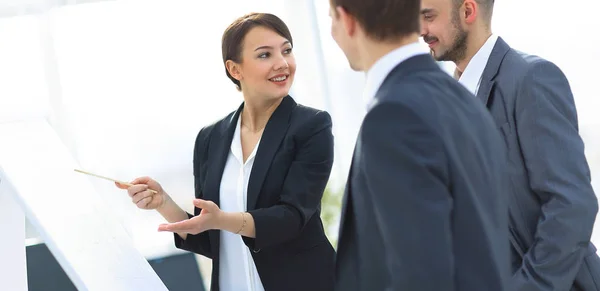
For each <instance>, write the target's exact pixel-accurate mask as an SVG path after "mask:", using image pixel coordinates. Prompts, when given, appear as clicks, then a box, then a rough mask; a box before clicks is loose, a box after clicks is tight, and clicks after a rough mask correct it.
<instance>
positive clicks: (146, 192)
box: [115, 177, 168, 209]
mask: <svg viewBox="0 0 600 291" xmlns="http://www.w3.org/2000/svg"><path fill="white" fill-rule="evenodd" d="M131 184H133V186H131V187H129V186H127V185H123V184H121V183H116V182H115V185H116V186H117V187H119V188H120V189H125V190H127V193H128V194H129V197H131V201H132V202H133V204H135V205H136V206H137V207H138V208H140V209H157V208H160V207H161V206H163V205H165V203H166V201H167V199H168V197H167V194H166V193H165V191H164V190H163V188H162V187H161V186H160V184H159V183H158V182H156V181H154V180H153V179H151V178H149V177H140V178H137V179H135V180H133V181H132V182H131ZM151 190H154V191H156V193H153V192H152V191H151Z"/></svg>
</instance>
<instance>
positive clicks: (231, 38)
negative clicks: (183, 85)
mask: <svg viewBox="0 0 600 291" xmlns="http://www.w3.org/2000/svg"><path fill="white" fill-rule="evenodd" d="M257 26H262V27H265V28H268V29H271V30H273V31H274V32H276V33H277V34H279V35H281V36H282V37H284V38H285V39H287V40H288V41H289V42H290V44H291V45H292V46H293V40H292V34H291V33H290V30H289V29H288V27H287V25H285V23H284V22H283V21H282V20H281V19H279V17H277V16H275V15H273V14H269V13H249V14H246V15H244V16H242V17H240V18H238V19H236V20H234V21H233V22H232V23H231V24H230V25H229V26H228V27H227V29H225V32H223V37H222V38H221V50H222V53H223V64H225V63H226V62H227V60H232V61H234V62H236V63H241V62H242V50H243V46H242V45H243V42H244V38H245V37H246V34H248V32H249V31H250V30H251V29H252V28H254V27H257ZM225 73H226V74H227V77H229V79H230V80H231V81H232V82H233V83H234V84H235V85H236V87H237V88H238V90H241V89H242V85H241V84H240V81H238V80H236V79H235V78H233V77H232V76H231V75H230V74H229V71H227V67H225Z"/></svg>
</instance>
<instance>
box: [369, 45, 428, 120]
mask: <svg viewBox="0 0 600 291" xmlns="http://www.w3.org/2000/svg"><path fill="white" fill-rule="evenodd" d="M428 53H429V51H428V50H427V48H425V47H424V46H423V45H422V44H420V43H418V42H414V43H411V44H408V45H405V46H402V47H399V48H397V49H395V50H393V51H391V52H389V53H387V54H386V55H384V56H383V57H381V58H380V59H379V60H377V62H375V64H373V66H372V67H371V68H370V69H369V71H367V80H366V84H365V89H364V91H363V99H364V101H365V102H366V104H367V109H370V108H371V105H372V102H373V99H374V98H375V94H377V91H378V90H379V87H381V84H382V83H383V81H384V80H385V78H386V77H387V75H388V74H389V73H390V72H391V71H392V70H393V69H394V68H395V67H396V66H398V64H400V63H402V62H403V61H405V60H407V59H409V58H411V57H414V56H416V55H420V54H428Z"/></svg>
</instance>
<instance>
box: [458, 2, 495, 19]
mask: <svg viewBox="0 0 600 291" xmlns="http://www.w3.org/2000/svg"><path fill="white" fill-rule="evenodd" d="M453 2H454V7H453V12H454V13H455V14H458V12H459V11H458V9H459V8H460V6H461V5H462V4H463V3H464V2H465V0H453ZM475 2H477V4H479V7H480V8H481V11H483V19H484V20H485V21H486V22H487V24H490V23H491V22H492V14H493V13H494V0H475Z"/></svg>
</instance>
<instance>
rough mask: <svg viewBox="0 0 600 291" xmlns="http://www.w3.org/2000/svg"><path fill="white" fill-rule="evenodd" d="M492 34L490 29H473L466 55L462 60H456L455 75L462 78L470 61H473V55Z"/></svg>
mask: <svg viewBox="0 0 600 291" xmlns="http://www.w3.org/2000/svg"><path fill="white" fill-rule="evenodd" d="M491 35H492V32H491V30H489V29H485V30H481V31H473V32H472V33H471V34H469V37H468V40H467V41H468V43H467V51H466V53H465V57H464V58H463V59H462V60H459V61H457V62H455V65H456V72H455V76H457V77H459V78H460V76H461V75H462V73H463V72H464V71H465V69H466V68H467V65H469V62H471V59H473V56H475V54H477V52H478V51H479V50H480V49H481V47H482V46H483V45H484V44H485V42H486V41H487V40H488V39H489V38H490V36H491Z"/></svg>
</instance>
